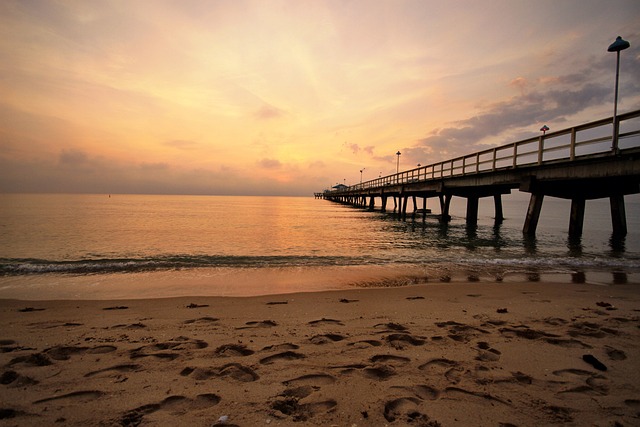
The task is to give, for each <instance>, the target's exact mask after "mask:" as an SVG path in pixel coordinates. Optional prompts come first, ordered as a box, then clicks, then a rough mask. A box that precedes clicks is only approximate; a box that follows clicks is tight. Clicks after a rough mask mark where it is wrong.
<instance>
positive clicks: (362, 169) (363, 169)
mask: <svg viewBox="0 0 640 427" xmlns="http://www.w3.org/2000/svg"><path fill="white" fill-rule="evenodd" d="M365 169H366V168H362V169H360V184H362V171H363V170H365Z"/></svg>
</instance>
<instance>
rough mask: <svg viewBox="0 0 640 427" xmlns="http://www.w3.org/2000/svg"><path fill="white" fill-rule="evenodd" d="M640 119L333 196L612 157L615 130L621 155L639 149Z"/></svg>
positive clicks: (565, 133)
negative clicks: (562, 162) (485, 173)
mask: <svg viewBox="0 0 640 427" xmlns="http://www.w3.org/2000/svg"><path fill="white" fill-rule="evenodd" d="M639 117H640V110H634V111H630V112H628V113H625V114H620V115H618V116H617V118H616V123H613V117H609V118H606V119H601V120H597V121H594V122H590V123H585V124H582V125H579V126H574V127H571V128H566V129H562V130H559V131H555V132H549V133H547V134H543V135H539V136H536V137H532V138H527V139H524V140H521V141H517V142H512V143H509V144H506V145H501V146H497V147H493V148H489V149H486V150H482V151H478V152H476V153H472V154H467V155H465V156H460V157H455V158H453V159H449V160H444V161H441V162H437V163H433V164H430V165H426V166H420V167H417V168H414V169H409V170H406V171H402V172H399V173H396V174H393V175H388V176H384V177H379V178H375V179H372V180H369V181H365V182H362V183H359V184H354V185H351V186H348V187H347V188H345V189H342V190H331V191H330V193H331V194H347V193H350V192H353V191H361V190H367V189H374V188H380V187H385V186H391V185H401V184H408V183H415V182H422V181H429V180H435V179H442V178H450V177H456V176H465V175H474V174H480V173H484V172H495V171H499V170H505V169H516V168H522V167H527V166H536V165H537V166H540V165H544V164H549V163H554V162H558V161H570V162H573V161H575V160H578V159H583V158H587V157H604V156H610V155H613V154H615V153H613V152H612V142H613V135H614V133H613V126H616V127H617V130H618V132H617V135H618V149H619V152H624V151H626V150H629V149H635V148H640V120H635V121H634V120H633V119H637V118H639ZM612 125H613V126H612Z"/></svg>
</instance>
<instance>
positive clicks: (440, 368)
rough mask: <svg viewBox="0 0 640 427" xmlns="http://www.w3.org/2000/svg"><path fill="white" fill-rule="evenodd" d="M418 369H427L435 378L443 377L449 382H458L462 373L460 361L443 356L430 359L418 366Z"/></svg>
mask: <svg viewBox="0 0 640 427" xmlns="http://www.w3.org/2000/svg"><path fill="white" fill-rule="evenodd" d="M418 369H419V370H421V371H427V372H428V373H429V376H433V377H436V378H437V377H438V376H441V377H444V379H445V380H446V381H447V382H449V383H451V384H457V383H459V382H460V379H461V378H462V374H463V373H464V368H463V366H462V365H461V364H460V363H458V362H456V361H454V360H449V359H444V358H437V359H431V360H429V361H428V362H426V363H423V364H422V365H420V366H418Z"/></svg>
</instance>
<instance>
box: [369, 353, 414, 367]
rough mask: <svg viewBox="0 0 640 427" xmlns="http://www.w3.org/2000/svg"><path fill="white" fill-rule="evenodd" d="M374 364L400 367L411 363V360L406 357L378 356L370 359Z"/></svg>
mask: <svg viewBox="0 0 640 427" xmlns="http://www.w3.org/2000/svg"><path fill="white" fill-rule="evenodd" d="M369 360H370V361H371V362H372V363H388V364H390V365H395V366H400V365H406V364H407V363H409V362H411V359H409V358H408V357H404V356H396V355H393V354H378V355H375V356H371V358H370V359H369Z"/></svg>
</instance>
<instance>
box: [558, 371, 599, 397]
mask: <svg viewBox="0 0 640 427" xmlns="http://www.w3.org/2000/svg"><path fill="white" fill-rule="evenodd" d="M553 375H556V376H559V377H562V378H564V379H567V380H568V381H569V383H568V384H567V383H565V384H566V386H565V387H564V388H563V389H561V390H560V391H558V393H583V394H588V395H596V396H598V395H599V396H606V395H607V394H609V381H608V379H607V377H605V376H603V375H600V374H596V373H593V372H591V371H586V370H583V369H561V370H558V371H553Z"/></svg>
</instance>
